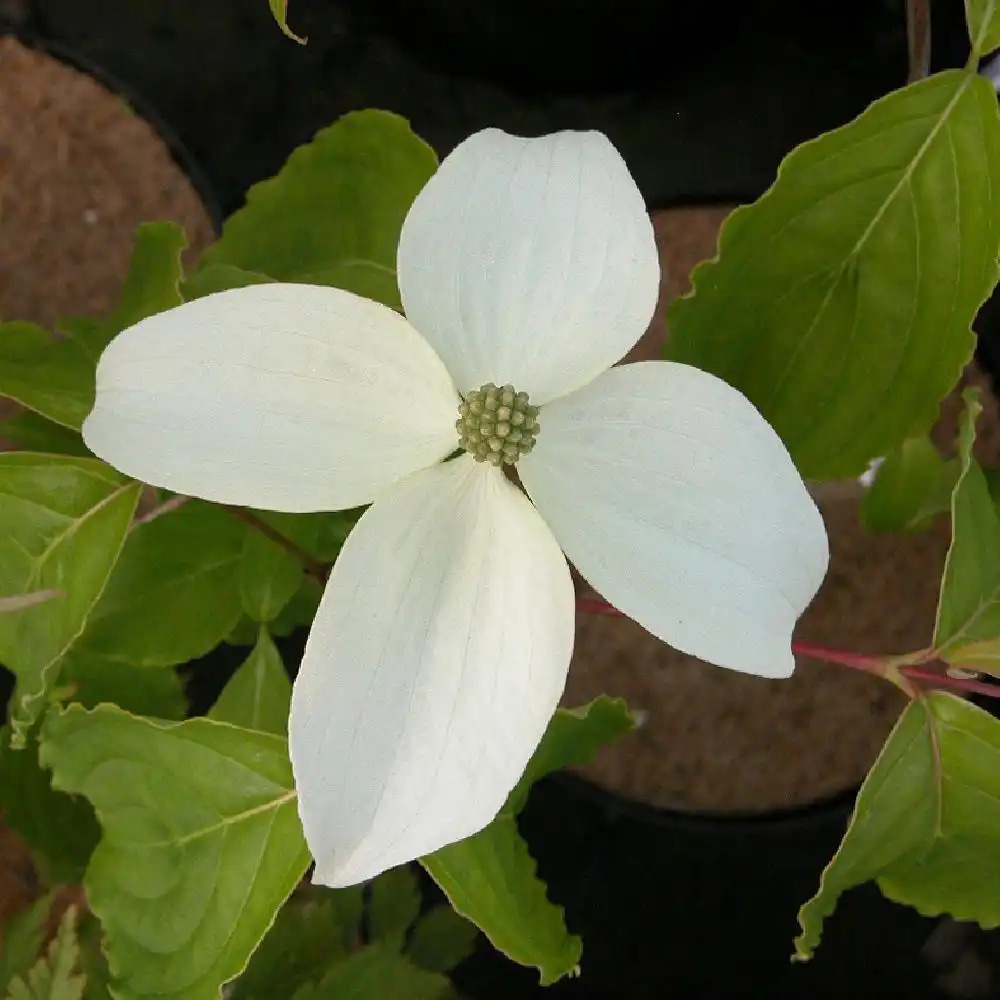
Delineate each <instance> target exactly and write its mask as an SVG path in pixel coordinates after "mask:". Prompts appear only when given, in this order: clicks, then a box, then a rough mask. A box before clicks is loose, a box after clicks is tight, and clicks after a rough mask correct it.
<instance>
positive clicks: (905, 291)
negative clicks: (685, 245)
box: [667, 70, 1000, 479]
mask: <svg viewBox="0 0 1000 1000" xmlns="http://www.w3.org/2000/svg"><path fill="white" fill-rule="evenodd" d="M998 182H1000V116H998V112H997V98H996V94H995V92H994V90H993V87H992V86H991V85H990V83H989V81H987V80H985V79H983V78H982V77H978V76H976V75H975V74H974V73H971V72H962V71H959V70H954V71H948V72H945V73H939V74H937V75H935V76H932V77H930V78H928V79H926V80H923V81H921V82H920V83H916V84H913V85H911V86H908V87H905V88H904V89H902V90H898V91H896V92H894V93H892V94H889V95H888V96H886V97H884V98H882V99H881V100H878V101H876V102H875V103H874V104H872V105H871V106H870V107H869V108H868V109H867V110H866V111H865V112H863V113H862V114H861V115H860V116H859V117H858V118H856V119H855V120H854V121H853V122H851V123H850V124H848V125H845V126H844V127H842V128H839V129H836V130H835V131H833V132H829V133H827V134H826V135H823V136H820V137H819V138H818V139H815V140H813V141H811V142H807V143H805V144H804V145H802V146H800V147H798V148H797V149H796V150H794V151H793V152H792V153H791V154H790V155H789V156H788V157H787V158H786V159H785V161H784V163H782V165H781V168H780V169H779V171H778V177H777V180H776V181H775V183H774V185H773V187H772V188H771V189H770V190H769V191H768V192H767V193H766V194H764V195H763V197H761V198H760V199H759V200H758V201H757V202H755V203H754V204H753V205H749V206H746V207H744V208H741V209H738V210H737V211H736V212H734V213H733V214H732V215H731V216H730V217H729V219H728V220H727V222H726V224H725V225H724V227H723V229H722V233H721V235H720V243H719V256H718V257H717V259H716V260H714V261H710V262H707V263H704V264H702V265H700V266H699V267H698V268H697V269H696V270H695V272H694V275H693V286H694V290H693V292H692V293H691V294H690V295H688V296H687V297H685V298H682V299H679V300H678V301H676V302H675V303H674V305H673V307H672V308H671V310H670V313H669V324H670V344H669V346H668V351H667V353H668V356H669V357H670V358H671V359H672V360H674V361H681V362H685V363H687V364H691V365H694V366H695V367H698V368H701V369H704V370H705V371H709V372H712V373H714V374H716V375H718V376H720V377H721V378H723V379H724V380H725V381H727V382H729V383H730V384H731V385H733V386H735V387H736V388H737V389H739V390H740V391H741V392H742V393H743V394H744V395H746V396H747V397H748V398H749V399H750V400H751V402H753V403H754V404H755V405H756V407H757V408H758V409H759V410H760V411H761V413H762V414H763V415H764V416H765V417H766V418H767V420H768V421H769V422H770V423H771V424H772V426H773V427H774V428H775V429H776V430H777V432H778V433H779V435H781V437H782V439H783V440H784V442H785V444H786V445H787V446H788V449H789V451H790V452H791V454H792V458H793V459H794V460H795V462H796V465H797V466H798V468H799V471H800V472H801V473H802V474H803V475H804V476H806V477H812V478H818V479H824V478H836V477H839V476H854V475H859V474H860V473H861V472H863V471H864V469H865V468H866V466H867V464H868V461H869V460H870V459H871V458H873V457H875V456H878V455H885V454H886V453H887V452H888V451H890V450H891V449H892V448H894V447H895V446H896V445H898V444H900V443H901V442H902V441H903V440H904V439H905V438H907V437H913V436H917V435H920V434H923V433H925V432H926V431H927V430H928V429H929V428H930V426H931V424H932V423H933V422H934V421H935V420H936V419H937V416H938V402H939V401H940V400H941V398H942V397H943V396H944V395H945V394H946V393H947V392H948V391H949V390H950V389H951V388H952V386H953V385H954V384H955V382H956V381H957V379H958V375H959V372H960V371H961V369H962V367H963V366H964V365H965V363H966V362H967V361H968V360H969V358H970V357H971V355H972V350H973V335H972V332H971V330H970V323H971V322H972V318H973V317H974V316H975V314H976V311H977V310H978V308H979V306H980V304H981V303H982V302H983V301H984V299H985V298H986V297H987V296H988V295H989V293H990V292H991V291H992V289H993V286H994V285H995V283H996V280H997V256H998V250H1000V199H997V198H995V197H994V196H993V188H994V187H996V186H997V184H998Z"/></svg>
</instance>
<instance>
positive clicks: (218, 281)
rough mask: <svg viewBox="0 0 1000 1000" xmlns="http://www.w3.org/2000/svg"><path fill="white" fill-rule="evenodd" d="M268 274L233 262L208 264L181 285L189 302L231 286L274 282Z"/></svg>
mask: <svg viewBox="0 0 1000 1000" xmlns="http://www.w3.org/2000/svg"><path fill="white" fill-rule="evenodd" d="M274 280H275V279H274V278H269V277H268V276H267V275H266V274H258V273H257V272H256V271H244V270H243V268H241V267H235V266H233V265H232V264H207V265H206V266H204V267H201V268H199V269H198V270H197V271H195V273H194V274H192V275H190V277H188V278H186V279H185V281H184V284H183V285H182V286H181V291H182V293H183V295H184V299H185V301H187V302H190V301H192V300H193V299H200V298H202V297H203V296H205V295H214V294H215V293H216V292H227V291H229V289H231V288H246V287H247V286H248V285H269V284H272V283H273V282H274Z"/></svg>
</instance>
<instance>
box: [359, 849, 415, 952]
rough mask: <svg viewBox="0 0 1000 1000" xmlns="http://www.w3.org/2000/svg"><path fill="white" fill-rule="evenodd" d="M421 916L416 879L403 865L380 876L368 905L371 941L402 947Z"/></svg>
mask: <svg viewBox="0 0 1000 1000" xmlns="http://www.w3.org/2000/svg"><path fill="white" fill-rule="evenodd" d="M419 913H420V888H419V886H418V885H417V876H416V875H415V874H414V873H413V871H412V870H411V869H410V868H408V867H406V866H403V867H401V868H393V869H391V870H390V871H387V872H386V873H385V874H384V875H380V876H379V877H378V878H377V879H375V881H374V882H372V887H371V899H370V901H369V904H368V938H369V940H370V941H372V942H378V941H381V942H384V943H386V944H390V945H391V946H392V947H394V948H397V949H398V948H400V947H402V944H403V938H404V937H405V936H406V932H407V931H408V930H409V929H410V925H411V924H412V923H413V921H414V920H416V919H417V916H418V914H419Z"/></svg>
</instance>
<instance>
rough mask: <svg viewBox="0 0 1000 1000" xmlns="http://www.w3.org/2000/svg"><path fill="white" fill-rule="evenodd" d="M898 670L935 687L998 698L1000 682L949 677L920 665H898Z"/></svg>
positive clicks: (906, 675)
mask: <svg viewBox="0 0 1000 1000" xmlns="http://www.w3.org/2000/svg"><path fill="white" fill-rule="evenodd" d="M899 672H900V673H901V674H902V675H903V676H904V677H909V678H910V680H914V681H926V682H927V683H929V684H933V685H934V686H935V687H943V688H953V689H954V690H956V691H967V692H968V693H969V694H981V695H985V696H986V697H987V698H1000V684H987V683H985V682H983V681H974V680H972V679H970V678H966V677H951V676H949V675H948V674H939V673H937V671H934V670H924V669H923V668H922V667H900V668H899Z"/></svg>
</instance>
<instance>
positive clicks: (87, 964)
mask: <svg viewBox="0 0 1000 1000" xmlns="http://www.w3.org/2000/svg"><path fill="white" fill-rule="evenodd" d="M77 936H78V937H79V939H80V969H81V971H82V972H83V975H84V977H85V979H86V981H87V982H86V985H85V986H84V988H83V1000H113V997H112V996H111V990H110V988H109V986H110V983H111V972H110V971H109V970H108V960H107V958H106V957H105V954H104V946H103V943H102V942H103V940H104V931H103V930H102V929H101V922H100V921H99V920H98V919H97V917H95V916H94V915H93V913H90V912H87V913H84V914H83V915H82V916H81V918H80V924H79V926H78V927H77Z"/></svg>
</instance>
